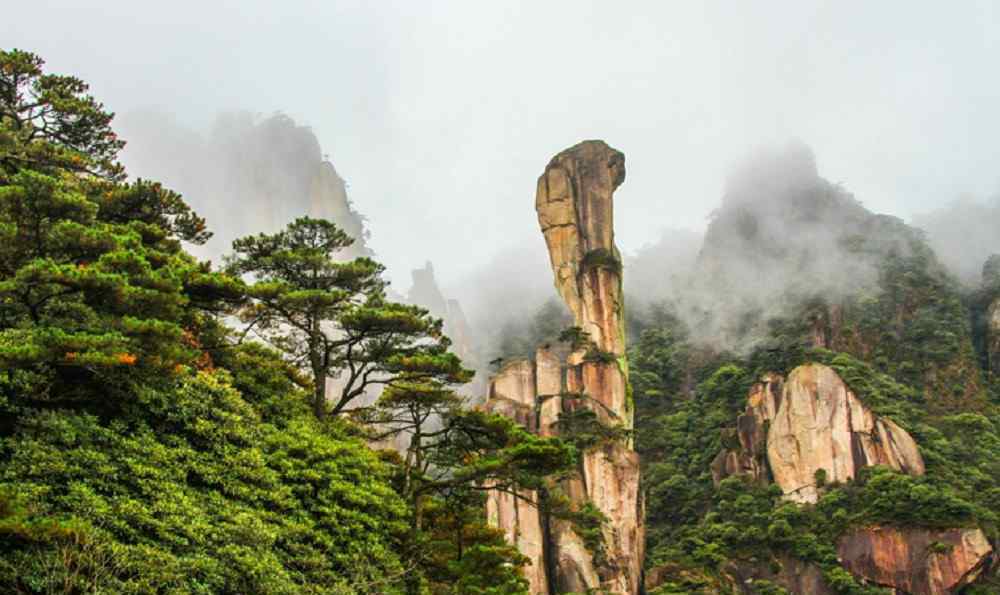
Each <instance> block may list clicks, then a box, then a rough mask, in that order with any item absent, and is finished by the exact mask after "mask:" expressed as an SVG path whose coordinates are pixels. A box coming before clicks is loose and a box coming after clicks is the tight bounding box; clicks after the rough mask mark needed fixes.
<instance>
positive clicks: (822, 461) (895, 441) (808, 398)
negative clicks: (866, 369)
mask: <svg viewBox="0 0 1000 595" xmlns="http://www.w3.org/2000/svg"><path fill="white" fill-rule="evenodd" d="M767 460H768V463H769V464H770V467H771V473H772V474H773V476H774V481H775V483H777V484H778V485H779V486H780V487H781V490H782V491H783V492H784V493H785V495H786V497H787V498H788V499H790V500H793V501H796V502H816V500H817V498H818V493H819V490H818V488H817V485H816V484H817V475H818V474H822V475H825V478H826V481H828V482H844V481H847V480H849V479H852V478H854V475H855V474H856V473H857V471H858V469H860V468H862V467H865V466H872V465H886V466H888V467H891V468H893V469H895V470H897V471H902V472H905V473H910V474H913V475H922V474H923V473H924V461H923V459H922V458H921V456H920V452H919V450H918V449H917V444H916V442H914V441H913V438H911V437H910V435H909V434H907V433H906V431H905V430H903V429H902V428H900V427H899V426H897V425H896V424H895V423H893V422H892V421H891V420H888V419H882V418H879V417H876V416H875V415H874V414H872V412H871V411H870V410H869V409H868V408H866V407H865V406H864V405H863V404H862V403H861V401H860V400H859V399H858V398H857V396H855V394H854V393H853V392H852V391H851V390H850V389H849V388H847V385H846V384H844V381H843V380H841V379H840V376H838V375H837V373H836V372H835V371H833V369H831V368H829V367H827V366H823V365H820V364H808V365H804V366H799V367H798V368H796V369H795V370H793V371H792V373H791V374H790V375H789V376H788V380H787V381H786V382H785V386H784V389H783V391H782V400H781V406H780V407H779V408H778V411H777V414H776V415H775V418H774V421H773V422H772V423H771V428H770V430H769V431H768V435H767ZM820 470H822V472H820Z"/></svg>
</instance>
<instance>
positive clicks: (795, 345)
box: [629, 236, 1000, 593]
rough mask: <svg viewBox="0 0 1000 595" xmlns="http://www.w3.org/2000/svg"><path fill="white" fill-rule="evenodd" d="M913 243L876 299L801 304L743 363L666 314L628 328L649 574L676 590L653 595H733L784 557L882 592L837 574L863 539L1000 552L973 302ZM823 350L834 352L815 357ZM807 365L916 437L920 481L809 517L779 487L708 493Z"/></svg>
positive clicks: (844, 587)
mask: <svg viewBox="0 0 1000 595" xmlns="http://www.w3.org/2000/svg"><path fill="white" fill-rule="evenodd" d="M908 237H909V241H910V242H911V245H910V246H909V248H908V249H907V250H906V251H894V250H890V251H887V252H885V253H882V255H881V260H880V262H881V265H880V269H879V271H880V273H879V277H878V283H877V286H875V287H873V288H871V291H870V292H869V293H862V294H859V295H855V296H849V297H848V298H847V299H846V300H845V301H843V302H841V303H838V304H835V306H836V307H835V308H831V306H830V305H829V304H828V303H826V302H825V301H824V300H822V299H818V298H813V299H803V300H802V301H800V303H799V306H798V308H796V309H792V310H791V312H792V314H790V315H788V316H786V317H784V318H780V319H772V320H769V321H768V323H767V325H766V328H767V329H768V331H767V335H766V336H765V337H763V339H762V340H758V341H757V342H756V348H755V349H754V350H752V351H751V352H749V353H748V354H746V355H745V356H735V355H732V354H726V353H721V352H718V351H716V350H711V349H706V348H702V347H698V346H696V345H694V344H693V343H692V342H691V341H690V340H689V338H688V331H687V329H686V328H685V327H684V324H683V323H682V322H681V320H680V319H679V318H677V317H676V316H674V315H672V313H671V308H670V307H669V306H668V305H659V306H655V307H653V308H652V309H651V310H650V311H649V312H648V313H647V314H646V315H645V316H643V317H639V318H636V319H634V320H633V321H632V325H633V327H634V328H635V330H636V332H637V334H638V338H637V339H636V340H635V341H634V342H633V344H632V346H631V348H630V352H629V356H630V366H631V372H632V375H631V379H632V383H633V386H634V390H635V398H636V403H637V426H636V447H637V449H638V450H639V451H640V454H641V456H642V460H643V481H644V485H645V489H646V497H647V500H646V506H647V527H648V544H647V562H646V564H647V568H656V567H662V568H665V569H669V572H668V573H667V574H668V575H669V577H670V578H669V579H668V580H667V581H666V582H665V583H664V584H663V585H662V586H661V587H660V588H659V589H658V590H657V591H656V593H690V592H702V591H704V592H708V591H711V590H712V589H721V590H723V591H726V590H727V589H732V588H734V587H733V586H732V585H733V578H732V577H733V573H734V572H736V570H737V569H738V568H741V567H758V568H759V567H763V568H767V567H769V566H774V565H775V564H777V563H778V560H779V559H783V558H782V557H787V556H791V557H793V558H794V559H798V560H802V561H805V562H810V563H814V564H816V565H817V566H819V567H820V568H821V569H822V572H823V575H824V578H825V580H826V582H827V583H828V584H829V585H830V586H831V587H834V588H835V590H836V591H837V592H841V593H876V592H880V591H877V590H876V589H873V588H871V587H863V586H862V585H860V584H859V583H858V582H857V581H855V580H854V579H852V578H851V576H850V575H849V574H848V573H846V571H844V570H843V569H842V568H841V567H840V565H839V564H838V563H837V558H836V550H835V547H836V542H837V539H838V537H840V536H842V535H843V534H845V533H846V532H847V531H849V530H850V529H851V528H854V527H864V526H871V525H876V524H878V525H895V526H902V527H925V528H947V527H963V526H978V527H980V528H982V529H984V530H985V531H986V533H987V535H988V536H989V537H990V539H991V540H993V541H994V543H995V540H996V539H997V536H998V524H997V522H998V519H1000V498H998V496H1000V408H998V407H997V405H998V403H997V402H996V401H995V400H994V401H992V402H990V400H989V398H988V397H987V391H986V390H985V386H986V382H987V380H986V378H987V375H986V374H984V370H983V369H982V368H981V367H980V366H979V365H977V364H978V363H980V362H979V360H978V359H977V358H976V356H975V349H974V345H975V337H974V335H975V332H974V329H973V328H972V324H970V321H973V320H974V316H973V314H974V310H973V309H970V308H971V306H970V305H969V304H970V303H972V300H970V298H968V297H967V295H964V294H963V290H962V289H961V288H960V287H959V286H958V284H957V283H956V282H954V281H952V280H951V279H950V278H949V277H948V275H947V274H946V273H944V272H943V271H942V270H941V269H940V268H939V266H938V265H937V264H936V262H935V261H934V257H933V254H931V253H930V251H929V249H928V248H926V246H925V245H923V244H922V242H921V240H920V238H919V237H917V236H908ZM859 246H860V244H859ZM983 291H985V290H983ZM983 301H984V300H983V299H981V298H980V299H979V302H983ZM817 334H819V335H820V336H821V337H822V339H823V341H824V342H825V343H826V344H828V345H830V346H831V347H833V348H834V349H837V350H838V351H829V350H826V349H821V348H814V347H813V344H814V343H815V341H816V337H817ZM807 362H820V363H824V364H826V365H829V366H831V367H832V368H833V369H834V370H835V371H836V372H837V373H838V374H839V375H840V376H841V377H842V378H843V379H844V381H845V382H846V383H847V384H848V385H849V386H850V387H851V388H852V390H853V391H855V393H856V394H857V395H858V396H859V397H860V398H861V399H862V401H863V402H864V403H865V404H866V405H867V406H868V407H870V408H871V409H872V410H873V411H874V412H876V413H877V414H879V415H883V416H886V417H889V418H891V419H893V420H894V421H895V422H896V423H898V424H899V425H900V426H902V427H903V428H904V429H906V430H907V431H908V432H909V433H910V434H911V435H912V436H913V437H914V439H915V440H916V441H917V443H918V444H919V446H920V451H921V454H922V456H923V458H924V460H925V462H926V465H927V473H926V475H925V476H923V477H919V478H915V477H910V476H907V475H903V474H898V473H895V472H892V471H890V470H888V469H884V468H878V467H876V468H868V469H865V470H864V471H863V472H862V473H860V474H859V476H858V477H856V478H855V479H854V480H853V481H851V482H849V483H848V484H845V485H826V486H825V489H824V490H823V495H822V497H821V499H820V501H819V502H818V503H817V504H816V505H815V506H799V505H795V504H790V503H785V502H783V501H782V500H781V498H780V490H778V489H777V488H776V487H775V486H774V485H773V484H770V485H759V484H754V483H753V482H751V481H749V480H747V479H743V478H740V477H732V478H728V479H725V480H724V481H722V483H721V484H720V485H718V486H715V485H713V481H712V476H711V472H710V464H711V462H712V460H713V458H714V457H715V456H716V455H717V454H718V453H719V452H720V451H721V450H722V449H723V448H724V447H731V446H732V445H731V444H724V442H725V436H727V435H731V434H732V433H733V429H732V428H734V427H735V421H736V417H737V416H738V415H739V414H740V413H742V412H743V410H744V408H745V407H746V403H747V394H748V391H749V388H750V386H751V384H753V383H754V382H757V381H758V380H759V379H760V378H761V376H762V375H763V374H765V373H767V372H778V373H781V374H787V373H788V372H790V371H791V370H792V369H793V368H794V367H796V366H797V365H799V364H802V363H807ZM983 580H984V581H988V580H990V579H988V578H985V579H983ZM760 588H761V589H763V590H761V591H760V592H781V591H780V590H777V591H774V590H772V591H768V590H767V589H779V588H778V587H776V586H774V585H771V587H767V588H765V587H764V586H760Z"/></svg>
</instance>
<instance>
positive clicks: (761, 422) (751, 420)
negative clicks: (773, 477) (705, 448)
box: [712, 373, 785, 485]
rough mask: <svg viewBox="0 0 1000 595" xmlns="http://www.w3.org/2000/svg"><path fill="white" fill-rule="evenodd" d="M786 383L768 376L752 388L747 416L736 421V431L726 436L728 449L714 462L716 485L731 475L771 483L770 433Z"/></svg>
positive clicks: (713, 477) (783, 380)
mask: <svg viewBox="0 0 1000 595" xmlns="http://www.w3.org/2000/svg"><path fill="white" fill-rule="evenodd" d="M784 385H785V379H784V377H782V376H781V375H780V374H775V373H767V374H765V375H764V377H763V378H761V380H760V382H757V383H754V385H753V386H751V387H750V393H749V395H747V408H746V412H744V413H742V414H741V415H740V416H739V417H737V418H736V428H735V429H733V430H731V431H728V432H727V433H726V434H725V435H724V436H723V444H724V445H726V446H727V448H724V449H723V450H722V451H721V452H720V453H719V454H718V456H716V457H715V460H714V461H712V479H713V481H715V483H716V485H718V483H719V482H720V481H722V480H723V479H724V478H726V477H729V476H731V475H740V474H743V475H749V476H750V477H752V478H753V479H754V481H757V482H766V481H767V480H768V479H769V475H770V474H769V473H768V469H767V429H768V426H769V425H770V423H771V421H772V420H774V418H775V416H776V415H777V413H778V408H779V407H780V406H781V398H782V390H783V388H784Z"/></svg>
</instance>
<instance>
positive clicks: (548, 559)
mask: <svg viewBox="0 0 1000 595" xmlns="http://www.w3.org/2000/svg"><path fill="white" fill-rule="evenodd" d="M624 180H625V156H624V155H623V154H622V153H621V152H619V151H616V150H614V149H612V148H611V147H609V146H608V145H607V144H605V143H604V142H602V141H585V142H582V143H580V144H578V145H576V146H574V147H571V148H569V149H567V150H565V151H563V152H561V153H559V154H558V155H556V156H555V157H554V158H553V159H552V161H550V162H549V164H548V166H547V167H546V168H545V172H544V173H543V174H542V176H541V177H540V178H539V179H538V191H537V195H536V199H535V209H536V210H537V211H538V221H539V224H540V226H541V229H542V233H543V234H544V235H545V243H546V245H547V246H548V250H549V257H550V260H551V263H552V271H553V274H554V276H555V285H556V288H557V289H558V291H559V294H560V295H561V296H562V298H563V300H564V301H565V302H566V305H567V306H568V307H569V310H570V312H572V314H573V318H574V324H575V326H577V327H578V328H579V329H580V332H579V333H578V335H579V337H578V340H576V341H574V344H573V346H572V349H571V351H570V352H569V354H568V355H566V354H565V350H561V351H560V350H554V349H548V348H542V349H539V351H538V353H537V355H536V358H535V360H534V361H532V362H524V363H523V364H521V363H518V364H509V365H508V366H506V367H505V369H504V370H502V371H501V373H500V374H499V375H498V376H497V377H496V378H494V379H493V381H492V386H493V388H492V389H491V399H490V401H488V402H487V408H489V409H492V410H494V411H498V412H499V411H501V410H503V409H504V407H503V406H502V405H501V402H500V400H499V399H496V402H491V401H493V400H494V397H493V395H496V396H499V395H500V394H501V393H503V392H505V391H503V390H498V389H500V388H502V387H504V386H506V385H508V384H510V383H511V380H512V379H513V377H514V376H515V375H527V371H526V370H524V369H523V368H522V366H525V365H526V366H530V368H531V369H533V370H534V374H533V378H534V417H533V419H532V420H531V421H530V422H528V423H526V425H528V426H529V427H531V428H532V429H533V430H534V431H537V432H540V433H542V434H544V435H552V434H558V433H560V432H574V431H575V430H574V429H573V426H572V425H565V424H559V423H558V422H559V420H560V418H561V417H563V416H569V417H570V418H573V419H590V420H592V421H593V422H594V423H599V424H600V425H602V426H604V427H605V429H608V430H611V431H609V432H604V433H605V434H606V435H608V436H612V437H611V438H607V439H604V440H601V441H599V442H598V443H597V444H590V445H588V447H587V448H586V449H585V450H584V451H583V452H582V453H581V457H580V461H579V468H578V470H577V473H576V474H575V477H573V478H571V479H568V480H565V481H563V482H561V483H560V484H559V485H553V486H551V489H550V490H549V494H548V495H549V496H550V497H558V498H560V499H563V500H564V501H566V502H568V507H569V511H563V513H562V514H549V513H548V512H545V511H543V512H542V513H541V514H540V515H539V518H538V521H537V522H538V523H539V524H540V525H541V527H542V534H543V535H544V536H545V540H544V544H543V548H542V549H543V555H542V556H541V557H542V559H543V562H544V564H545V568H544V569H540V568H538V567H537V566H535V567H533V568H532V570H531V571H529V572H531V573H534V574H533V575H532V576H530V577H529V578H530V579H531V582H532V584H533V585H534V584H537V583H538V582H539V577H538V576H537V573H539V572H542V573H544V575H545V577H544V578H545V583H546V589H547V590H540V591H537V592H539V593H551V594H552V595H554V594H555V593H570V592H579V593H583V592H605V593H614V594H621V595H635V594H636V593H638V592H639V589H640V582H641V580H640V579H641V569H642V559H643V542H644V532H643V524H642V503H641V498H640V495H639V459H638V455H637V454H636V453H635V452H634V451H633V450H632V446H631V441H630V439H629V438H627V437H626V436H628V432H626V431H624V430H630V429H631V428H632V424H633V406H632V402H631V394H630V390H629V388H628V386H629V384H628V362H627V360H626V357H625V324H624V310H623V303H624V296H623V294H622V266H621V256H620V254H619V252H618V248H617V247H616V246H615V243H614V229H613V222H614V217H613V200H612V197H613V194H614V191H615V189H617V188H618V186H619V185H620V184H621V183H622V182H623V181H624ZM557 351H560V352H559V354H558V355H557V354H556V352H557ZM518 371H519V372H518ZM517 400H520V401H521V402H524V400H523V399H517ZM511 413H513V411H512V412H511ZM581 414H583V415H581ZM521 415H522V416H523V415H524V414H523V413H521ZM522 423H525V422H524V421H522ZM620 430H621V431H620ZM564 437H566V438H570V439H571V438H572V437H573V436H572V435H568V436H564ZM497 498H499V495H497V496H491V502H493V500H494V499H497ZM498 504H499V501H497V502H495V503H491V504H490V506H491V507H494V508H495V507H496V506H497V505H498ZM491 510H492V509H491ZM567 512H568V514H567ZM595 512H596V513H595ZM508 516H510V515H508ZM523 516H524V515H522V518H523ZM583 517H586V518H587V519H589V520H587V521H581V518H583ZM531 522H532V523H534V522H535V521H534V519H532V520H531ZM581 522H588V523H591V525H590V526H589V527H582V526H581ZM594 523H599V526H600V530H599V531H598V532H596V533H595V531H593V529H594V528H595V524H594ZM500 526H501V528H502V529H504V530H505V531H507V532H508V533H511V531H510V529H511V528H510V527H506V526H504V525H503V523H500ZM584 529H587V530H586V531H584ZM526 533H528V532H527V531H524V530H522V531H521V532H520V534H521V535H525V534H526ZM530 541H534V540H533V539H520V540H516V543H517V545H518V546H519V547H520V548H521V549H522V551H525V552H526V553H530V554H534V555H535V556H537V552H536V550H534V549H533V548H531V547H530V545H529V543H528V542H530ZM536 559H537V558H536ZM533 588H534V587H533ZM533 592H534V591H533Z"/></svg>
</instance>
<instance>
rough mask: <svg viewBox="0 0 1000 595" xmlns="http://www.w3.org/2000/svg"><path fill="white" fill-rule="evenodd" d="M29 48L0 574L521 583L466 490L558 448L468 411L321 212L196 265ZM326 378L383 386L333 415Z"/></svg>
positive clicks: (485, 585) (225, 586)
mask: <svg viewBox="0 0 1000 595" xmlns="http://www.w3.org/2000/svg"><path fill="white" fill-rule="evenodd" d="M42 64H43V63H42V61H41V60H40V59H39V58H37V57H36V56H34V55H32V54H28V53H25V52H19V51H11V52H0V584H3V585H4V587H5V588H7V589H8V590H9V591H12V592H17V593H39V594H40V593H65V594H76V593H137V594H138V593H149V594H152V593H177V594H180V593H204V594H209V593H212V594H215V593H232V594H240V595H249V594H254V593H259V594H300V593H314V594H320V593H328V594H344V595H347V594H354V593H372V594H375V593H379V594H383V593H385V594H391V593H404V592H406V593H413V594H424V593H433V594H441V595H444V594H459V593H461V594H466V593H470V594H482V595H487V594H489V595H507V594H515V593H523V592H524V591H525V581H524V579H523V578H522V577H521V576H520V574H519V568H520V566H521V565H523V564H524V563H525V559H524V558H523V557H522V556H521V555H520V554H518V553H517V552H516V551H515V550H514V548H512V547H511V546H510V545H508V544H506V543H504V540H503V537H502V535H501V534H500V533H499V532H498V531H496V530H494V529H491V528H489V527H487V526H486V523H485V518H484V516H485V515H484V509H483V496H482V493H483V491H484V490H485V486H486V485H487V484H489V485H492V486H494V487H496V488H497V489H506V490H515V489H523V488H525V487H528V488H531V487H538V486H540V485H541V482H542V480H543V478H544V477H545V476H546V475H549V474H551V473H557V472H560V471H561V470H563V469H565V468H567V467H569V466H571V465H573V464H574V462H575V459H574V457H575V450H574V449H573V447H572V446H571V445H568V444H565V443H563V442H560V441H558V440H555V439H543V438H539V437H537V436H534V435H532V434H529V433H528V432H526V431H524V430H523V429H522V428H520V427H517V426H516V424H514V423H512V422H511V421H509V420H507V419H505V418H502V417H499V416H495V415H490V414H485V413H482V412H477V411H469V410H466V409H464V408H463V407H462V403H461V400H460V399H458V398H457V397H455V395H454V393H453V392H452V388H451V386H450V385H453V384H456V383H462V382H465V381H467V380H468V379H469V377H470V376H471V373H470V372H469V371H468V370H465V369H464V368H463V367H462V365H461V362H460V361H459V359H458V358H457V357H455V356H454V355H453V354H451V353H450V352H449V351H448V346H449V341H448V339H447V337H445V336H443V335H442V334H441V321H439V320H436V319H433V318H431V317H430V316H429V315H428V314H427V312H426V310H423V309H421V308H417V307H414V306H406V305H402V304H393V303H391V302H389V301H388V300H386V299H385V295H384V291H383V290H384V282H383V281H382V279H381V278H380V274H381V271H382V267H381V265H379V264H378V263H376V262H374V261H372V260H370V259H367V258H360V259H356V260H354V261H350V262H338V261H336V260H335V258H334V256H335V253H336V252H337V251H338V250H339V249H340V248H343V247H345V246H347V245H349V244H350V242H351V239H350V238H348V237H347V236H346V235H345V234H344V233H343V232H342V231H341V230H340V229H339V228H338V227H337V226H336V225H335V224H334V223H332V222H328V221H322V220H315V219H308V218H304V219H299V220H297V221H295V222H293V223H292V224H291V225H290V226H289V227H288V228H287V229H286V230H284V231H282V232H280V233H278V234H274V235H260V236H253V237H250V238H245V239H243V240H239V241H237V242H236V244H235V251H236V254H235V255H234V257H233V258H232V259H230V261H229V268H228V271H227V272H226V273H220V272H216V271H213V270H212V269H211V267H210V266H209V265H208V264H204V263H199V262H197V261H196V260H195V259H194V258H193V257H192V256H190V255H189V254H188V253H187V252H186V251H185V250H184V247H183V244H182V242H190V243H200V242H203V241H205V240H206V239H207V238H208V236H209V233H208V231H207V230H206V226H205V222H204V221H203V220H202V219H201V218H199V217H198V216H197V215H196V214H195V213H193V212H192V211H191V210H190V209H189V208H188V207H187V205H186V204H185V203H184V201H183V200H182V199H181V197H180V196H178V195H177V194H176V193H173V192H171V191H169V190H167V189H165V188H163V187H161V186H160V185H159V184H156V183H152V182H144V181H138V182H133V183H128V182H125V181H124V180H125V176H124V171H123V169H122V168H121V166H120V165H119V164H118V163H117V161H116V153H117V151H118V150H119V149H120V148H121V146H122V142H121V141H119V140H118V139H117V137H116V136H115V135H114V133H113V132H112V131H111V129H110V123H111V120H112V115H111V114H110V113H107V112H105V111H103V108H102V106H101V105H100V104H99V103H97V102H96V101H95V100H94V99H93V98H91V97H89V96H87V95H85V92H86V85H85V84H83V83H82V82H81V81H78V80H77V79H73V78H70V77H58V76H51V75H45V74H42V71H41V67H42ZM243 276H245V277H246V281H244V280H243V279H242V277H243ZM248 283H249V284H248ZM235 313H238V314H240V315H242V317H243V318H244V320H246V321H247V322H248V323H250V324H251V325H252V326H251V327H250V328H249V329H247V330H243V331H241V332H237V331H235V330H233V329H231V328H230V327H229V326H227V324H226V323H225V321H232V320H233V318H232V315H233V314H235ZM249 332H256V333H258V336H260V337H261V338H263V339H265V340H266V341H267V342H269V343H271V345H272V346H273V347H268V346H265V345H264V344H263V343H261V342H254V341H250V340H247V339H248V337H249V336H250V335H249ZM275 348H277V349H275ZM332 376H340V377H344V376H346V378H347V383H346V387H344V388H342V390H341V392H340V394H339V395H338V396H337V397H335V398H334V399H333V407H332V409H331V410H330V411H332V412H334V413H336V412H340V411H342V410H344V409H345V407H346V405H347V404H348V403H351V402H353V401H354V400H355V399H357V398H358V397H359V396H361V395H362V394H364V393H366V392H370V391H371V390H372V389H373V388H375V387H388V389H387V390H386V392H385V395H384V396H383V398H382V399H381V400H379V401H378V402H377V404H376V405H375V406H373V407H367V408H362V409H361V410H360V412H359V415H358V416H357V417H356V418H355V419H353V420H348V419H345V417H343V416H338V417H335V416H332V415H327V414H328V413H329V412H330V411H328V410H327V409H326V407H325V405H326V403H327V399H326V395H325V393H324V392H322V389H320V388H317V387H325V385H326V380H327V377H332ZM360 413H365V415H360ZM404 413H409V414H410V416H409V418H408V419H409V423H407V422H406V421H405V420H406V419H407V418H405V417H402V415H403V414H404ZM386 416H387V417H386ZM432 416H433V419H432ZM399 420H404V421H403V422H402V423H398V422H399ZM372 421H376V422H380V423H381V424H382V425H380V426H378V428H375V427H373V426H368V425H366V422H372ZM432 426H433V427H432ZM386 428H389V430H390V433H395V434H399V435H401V436H402V437H404V438H410V437H412V436H413V435H414V434H417V435H418V437H417V439H416V440H411V441H410V445H411V447H410V448H409V450H406V449H404V454H405V455H406V457H405V458H404V457H400V456H399V454H398V453H397V452H396V451H395V450H391V449H389V450H385V451H381V452H377V451H375V450H372V448H371V447H370V446H369V445H368V444H367V443H366V441H367V440H369V439H370V438H371V436H372V435H373V434H374V433H377V432H378V431H380V429H381V430H385V429H386ZM421 433H422V436H421V435H420V434H421Z"/></svg>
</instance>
